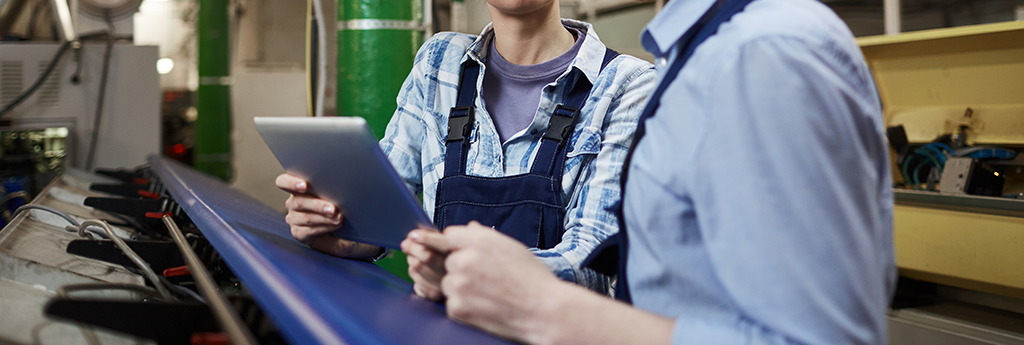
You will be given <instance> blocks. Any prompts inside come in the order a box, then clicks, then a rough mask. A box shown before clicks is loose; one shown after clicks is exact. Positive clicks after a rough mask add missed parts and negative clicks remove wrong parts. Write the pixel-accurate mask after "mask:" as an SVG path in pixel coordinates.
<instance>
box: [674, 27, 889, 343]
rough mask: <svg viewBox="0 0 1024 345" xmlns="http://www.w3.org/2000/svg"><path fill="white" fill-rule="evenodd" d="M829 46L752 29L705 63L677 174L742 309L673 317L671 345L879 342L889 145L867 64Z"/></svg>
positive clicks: (717, 272) (715, 266) (718, 273)
mask: <svg viewBox="0 0 1024 345" xmlns="http://www.w3.org/2000/svg"><path fill="white" fill-rule="evenodd" d="M835 44H836V43H834V42H831V41H826V42H824V43H822V42H808V41H807V40H806V39H804V38H789V37H774V38H759V39H757V40H752V41H749V42H747V43H744V44H743V45H740V46H739V48H738V51H737V52H736V53H735V54H724V55H723V56H722V57H721V59H722V60H723V61H722V63H721V65H720V68H719V69H718V71H717V72H716V71H708V72H711V78H710V81H709V85H710V87H709V93H708V99H707V100H706V102H707V104H708V105H707V108H706V109H708V111H707V113H706V114H703V116H704V117H705V119H706V123H707V125H706V127H705V128H704V130H703V133H701V134H700V135H701V136H702V137H703V138H701V141H700V142H699V144H698V147H697V151H696V152H695V154H694V156H693V159H692V162H691V164H690V165H689V167H688V169H691V171H690V173H688V174H687V175H686V177H684V178H685V179H686V180H685V181H686V182H685V185H686V186H688V187H687V189H689V190H690V195H691V196H692V202H693V207H694V208H693V212H694V214H695V215H696V218H697V223H698V225H699V227H700V229H701V230H700V235H701V238H702V240H703V241H704V243H705V246H706V249H707V252H708V257H709V259H710V262H711V263H712V267H711V269H712V270H713V273H714V276H715V277H717V278H718V279H719V280H720V282H721V285H722V287H723V288H724V290H725V291H726V293H727V294H728V296H729V297H730V298H731V300H732V303H733V304H734V307H735V308H736V309H737V311H738V313H739V315H740V317H739V318H738V319H737V318H730V319H723V320H715V319H709V318H705V317H703V316H702V315H692V314H685V315H679V316H677V318H676V323H675V330H674V334H673V338H674V339H673V343H675V344H719V343H731V344H752V343H757V344H761V343H767V344H801V343H810V344H871V343H883V342H884V336H885V335H884V330H885V325H884V323H885V318H884V315H885V310H886V306H887V304H888V301H889V297H890V296H889V293H888V291H887V289H888V286H889V283H888V280H889V279H890V274H888V273H889V272H891V269H892V258H891V239H892V233H891V230H892V224H891V218H890V216H889V215H890V214H891V213H890V212H891V207H892V206H891V201H889V202H888V204H887V200H890V199H888V198H887V194H886V191H888V190H889V186H888V184H889V177H888V174H889V172H888V166H887V164H888V158H887V154H888V151H887V149H886V147H885V142H884V139H883V138H884V136H883V135H882V127H881V116H880V108H879V105H878V101H877V95H876V94H875V93H874V87H873V83H872V82H871V79H870V78H871V77H870V74H869V73H868V72H867V67H866V65H864V64H863V62H861V61H862V60H861V58H860V56H851V55H850V54H859V52H851V49H848V48H836V45H835ZM854 49H855V48H854ZM732 57H734V58H732ZM670 90H671V89H670ZM676 111H682V109H680V110H676ZM661 115H662V113H659V116H661ZM887 249H888V251H887ZM683 269H685V268H683ZM880 330H881V331H880ZM879 334H881V336H882V337H883V339H878V338H877V337H878V336H879Z"/></svg>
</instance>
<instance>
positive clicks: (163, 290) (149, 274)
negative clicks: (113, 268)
mask: <svg viewBox="0 0 1024 345" xmlns="http://www.w3.org/2000/svg"><path fill="white" fill-rule="evenodd" d="M90 226H98V227H101V228H103V231H106V232H107V236H108V237H110V240H111V241H114V244H116V245H117V246H118V247H119V248H121V251H122V252H124V255H125V256H127V257H128V259H129V260H131V261H132V262H133V263H135V265H136V266H138V267H139V269H141V270H142V273H143V276H144V277H146V278H148V279H149V281H150V282H151V283H153V286H154V287H156V290H157V291H159V292H160V295H161V296H163V298H164V299H165V300H167V301H177V298H175V297H174V295H171V292H170V291H168V290H167V287H165V286H164V285H163V283H161V282H160V278H159V277H158V276H157V274H156V272H153V269H152V268H150V267H149V264H147V263H146V261H145V260H142V257H140V256H139V254H137V253H135V251H134V250H132V248H131V247H129V246H128V244H127V243H124V240H122V239H121V237H120V236H117V234H115V233H114V229H112V228H111V227H110V225H109V224H107V222H105V221H102V220H93V219H90V220H87V221H84V222H82V225H80V226H78V227H77V230H78V235H79V236H83V237H84V236H85V229H86V228H88V227H90Z"/></svg>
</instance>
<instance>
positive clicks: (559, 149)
mask: <svg viewBox="0 0 1024 345" xmlns="http://www.w3.org/2000/svg"><path fill="white" fill-rule="evenodd" d="M616 56H619V53H618V52H616V51H614V50H612V49H609V48H605V51H604V58H603V59H602V60H601V69H599V70H598V74H600V71H603V70H604V68H605V67H606V66H608V64H609V63H611V61H612V60H614V59H615V57H616ZM575 74H576V82H575V83H574V85H573V87H572V90H571V91H569V96H568V97H566V99H565V102H563V103H562V104H559V105H558V106H555V111H554V112H552V113H551V118H549V119H548V129H547V131H545V132H544V137H543V138H541V141H540V148H538V149H537V156H536V157H535V158H534V159H533V166H531V167H530V173H534V174H544V175H553V174H556V173H558V172H559V171H561V170H562V166H563V165H564V163H565V154H564V153H563V151H564V148H565V147H566V146H567V145H565V143H566V141H568V139H569V137H570V136H571V135H572V132H573V129H574V128H575V126H574V125H575V123H576V120H577V119H579V115H580V109H583V104H584V103H586V102H587V98H588V97H589V96H590V89H591V88H593V85H591V84H590V80H588V79H587V76H585V75H583V73H582V72H580V71H579V70H576V71H575Z"/></svg>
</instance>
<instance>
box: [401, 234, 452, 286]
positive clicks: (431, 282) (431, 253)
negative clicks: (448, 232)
mask: <svg viewBox="0 0 1024 345" xmlns="http://www.w3.org/2000/svg"><path fill="white" fill-rule="evenodd" d="M430 235H440V233H439V232H437V231H434V230H426V229H417V230H413V231H412V232H409V236H408V237H406V238H405V240H404V241H402V252H404V253H405V255H406V261H407V262H408V263H409V277H410V278H412V282H413V286H412V289H413V291H414V292H416V295H417V296H420V297H423V298H426V299H429V300H432V301H440V300H441V299H443V298H444V294H442V293H441V278H442V277H444V275H445V269H444V259H445V257H446V256H447V255H448V251H444V252H441V251H439V249H437V248H433V247H428V246H426V245H424V244H421V243H419V242H417V241H416V239H415V238H419V237H420V236H430ZM414 237H415V238H414Z"/></svg>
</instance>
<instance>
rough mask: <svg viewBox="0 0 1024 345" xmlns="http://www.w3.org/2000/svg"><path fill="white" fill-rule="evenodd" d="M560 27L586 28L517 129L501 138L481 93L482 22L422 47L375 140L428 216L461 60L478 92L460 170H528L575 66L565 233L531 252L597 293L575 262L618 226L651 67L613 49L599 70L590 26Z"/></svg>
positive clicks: (598, 284) (600, 279) (487, 35)
mask: <svg viewBox="0 0 1024 345" xmlns="http://www.w3.org/2000/svg"><path fill="white" fill-rule="evenodd" d="M562 24H563V25H565V26H567V27H570V28H573V29H575V30H578V31H579V32H581V33H582V34H583V35H584V37H582V38H580V39H582V40H583V43H582V46H581V47H580V49H579V52H578V53H577V54H576V57H575V58H574V59H573V60H572V63H571V64H570V65H569V66H567V67H566V68H565V71H563V72H562V73H561V74H560V75H559V76H558V77H557V78H556V79H555V81H554V82H552V83H550V84H548V85H546V86H544V88H543V89H542V90H541V92H540V95H539V96H538V97H539V104H537V103H535V104H537V107H538V108H537V110H536V112H535V115H534V116H533V120H532V122H530V124H529V126H528V127H527V128H526V129H525V130H523V131H520V132H518V133H516V134H514V135H512V136H511V137H509V138H507V139H506V140H505V141H504V142H502V140H501V139H500V138H499V136H498V132H497V130H496V129H495V126H494V121H493V120H492V119H491V116H490V114H489V113H488V112H487V107H486V103H485V100H484V99H483V98H482V97H480V95H482V94H483V93H482V92H480V90H481V86H482V84H483V77H484V75H485V74H486V68H487V64H486V59H487V53H488V49H487V47H488V44H489V42H490V40H491V39H492V38H493V37H494V30H492V29H491V26H490V25H488V26H487V27H486V28H484V31H483V32H482V33H481V35H480V36H473V35H466V34H459V33H451V32H443V33H439V34H437V35H434V37H431V38H430V39H429V40H427V42H425V43H424V44H423V46H422V47H421V48H420V50H419V52H417V53H416V60H415V63H414V64H413V68H412V72H410V73H409V76H408V77H407V78H406V79H405V83H404V84H402V89H401V90H400V91H399V93H398V109H397V110H396V111H395V114H394V115H393V116H392V118H391V122H390V123H388V127H387V130H386V131H385V133H384V138H383V139H382V140H381V142H380V145H381V149H383V151H384V153H385V154H386V155H387V156H388V159H389V160H390V161H391V163H392V164H393V165H394V166H395V169H396V170H397V171H398V174H399V175H400V176H401V177H402V179H403V180H404V181H405V183H406V184H408V186H409V188H410V189H412V190H413V192H414V193H423V208H424V209H425V210H426V211H427V214H429V215H430V216H431V217H433V214H434V201H435V196H436V195H437V183H438V181H439V180H440V179H441V178H442V177H444V153H445V144H444V140H445V137H446V136H447V134H448V113H449V110H450V109H451V107H453V106H455V101H456V98H457V97H456V96H457V94H458V85H459V74H460V72H461V65H462V62H464V61H466V59H474V60H476V62H477V63H478V64H480V68H481V72H480V74H479V77H478V78H477V80H476V83H475V84H474V85H469V86H470V87H476V88H477V95H478V96H477V99H476V101H475V102H474V111H475V112H476V124H475V125H474V127H473V128H474V130H473V133H471V134H470V137H469V140H470V148H469V153H468V154H467V157H466V174H468V175H473V176H483V177H504V176H512V175H519V174H524V173H527V172H529V171H530V164H531V162H532V161H533V156H534V155H535V154H536V151H537V147H538V143H539V142H540V139H541V137H542V136H543V135H544V131H545V130H546V129H547V124H548V119H549V118H550V117H551V112H552V111H554V109H555V106H557V105H559V104H561V103H562V102H564V101H565V98H566V97H567V96H568V94H569V91H570V86H571V81H572V80H570V79H571V78H569V76H570V73H569V72H570V71H571V69H573V68H576V69H579V70H581V71H582V72H583V74H582V76H583V77H585V78H587V79H589V81H590V82H591V83H592V84H593V88H592V89H591V92H590V97H589V98H588V99H587V102H586V104H585V105H584V106H583V109H581V110H580V117H579V119H578V121H577V125H576V128H575V131H574V132H573V134H572V136H571V137H570V139H569V145H570V148H571V151H570V152H569V154H568V159H567V160H566V162H565V171H563V174H562V192H563V194H562V197H563V198H562V200H565V201H566V205H565V218H564V220H565V224H564V227H565V234H564V235H563V236H562V241H561V242H560V243H559V244H558V245H556V246H555V247H554V248H551V249H545V250H540V249H537V248H532V249H531V250H532V251H533V252H534V254H536V255H537V257H538V258H539V259H540V260H541V261H542V262H543V263H544V264H546V265H547V266H548V267H549V268H550V269H551V270H552V272H554V273H555V274H556V275H557V276H558V277H559V278H561V279H564V280H567V281H570V282H575V283H578V284H581V285H583V286H586V287H589V288H591V289H593V290H597V291H602V290H604V289H606V286H607V285H606V284H607V280H608V279H607V277H604V276H601V275H599V274H597V273H596V272H594V271H592V270H590V269H582V268H580V263H582V261H583V259H585V258H586V257H587V255H588V254H590V252H591V251H592V250H593V249H594V247H596V246H597V244H598V243H600V242H601V241H603V240H604V239H605V238H607V237H608V236H610V235H612V234H615V233H616V232H618V219H617V218H616V217H615V215H613V214H612V213H611V212H608V211H607V210H606V208H607V207H608V206H609V205H611V204H613V203H615V202H617V201H618V200H619V199H620V186H619V183H620V180H619V174H620V173H621V171H622V163H623V160H624V159H625V156H626V152H627V149H628V147H629V144H630V142H631V141H632V138H633V131H634V130H635V129H636V122H637V119H638V118H639V117H640V112H642V111H643V106H644V104H646V103H647V99H648V98H649V97H650V94H651V92H652V91H653V89H654V78H655V73H654V66H651V64H650V63H647V62H646V61H643V60H640V59H637V58H635V57H632V56H628V55H620V56H618V57H616V58H615V60H613V61H611V62H610V63H609V64H608V66H606V67H605V68H604V70H603V71H602V70H601V62H602V60H603V59H604V54H605V45H604V44H603V43H601V40H600V39H599V38H598V37H597V33H596V32H594V30H593V28H592V27H591V26H590V24H587V23H584V22H579V21H575V20H567V19H563V20H562ZM573 75H574V74H573Z"/></svg>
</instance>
